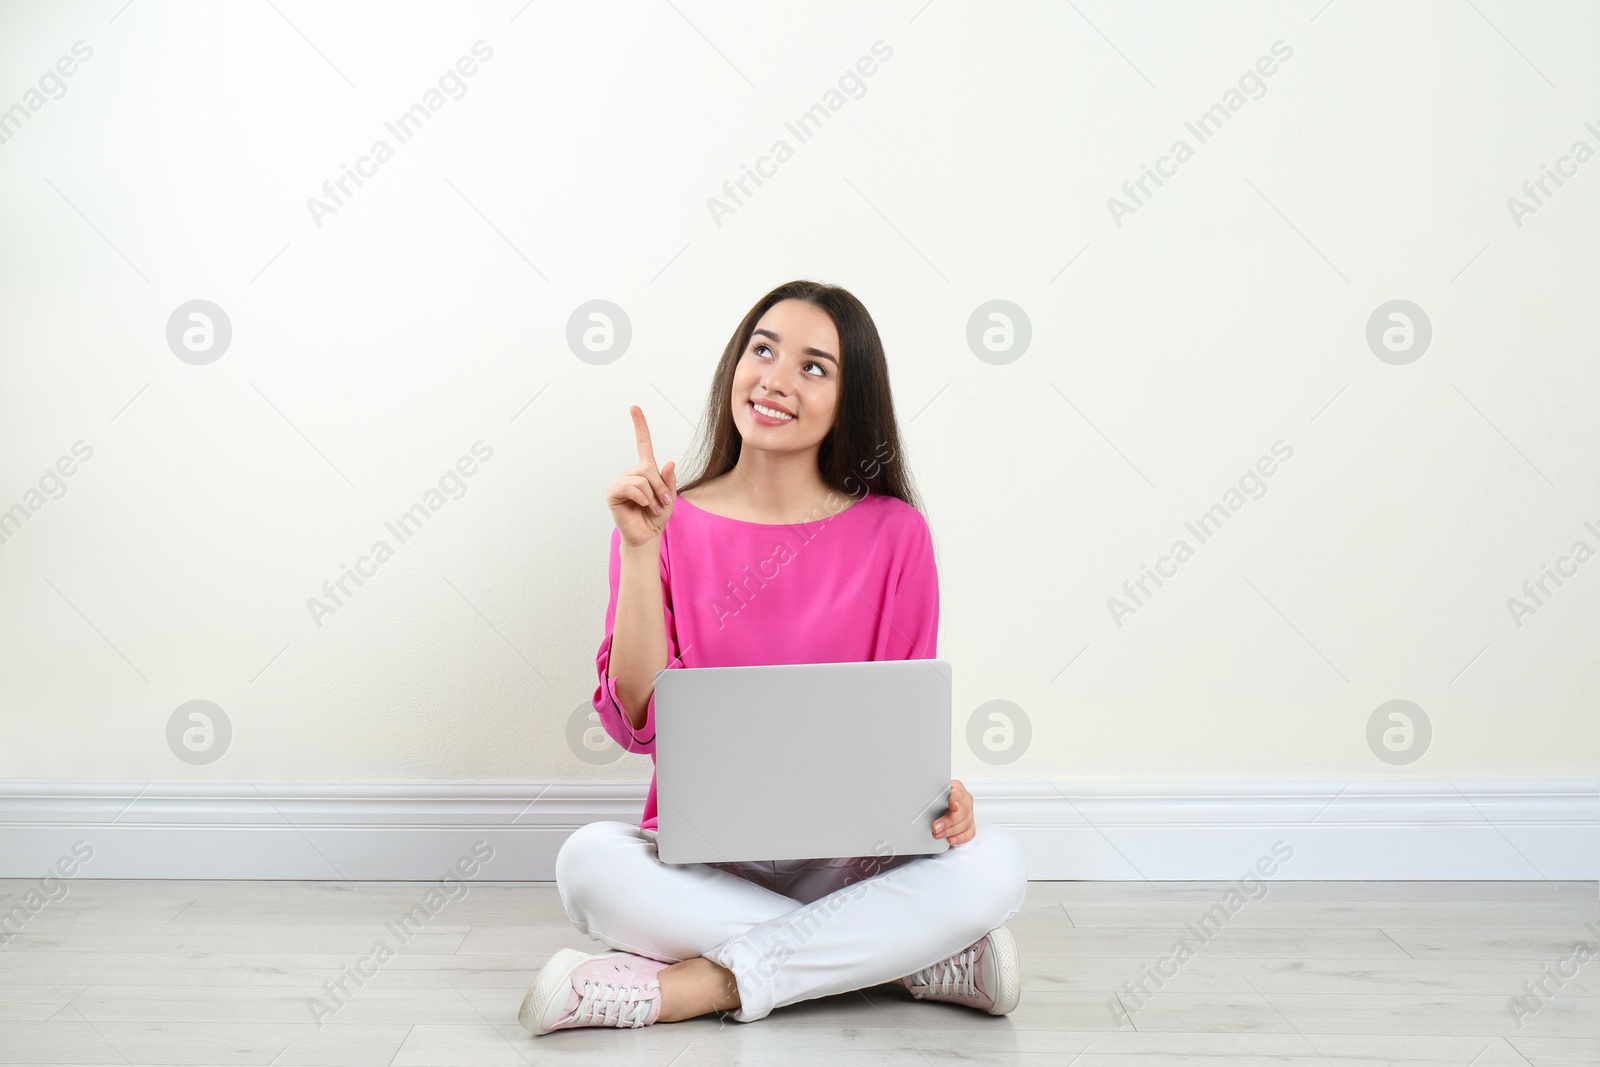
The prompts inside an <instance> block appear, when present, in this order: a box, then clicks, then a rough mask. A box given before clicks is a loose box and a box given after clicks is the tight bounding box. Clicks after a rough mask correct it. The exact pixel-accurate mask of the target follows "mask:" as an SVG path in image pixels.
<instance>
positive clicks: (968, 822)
mask: <svg viewBox="0 0 1600 1067" xmlns="http://www.w3.org/2000/svg"><path fill="white" fill-rule="evenodd" d="M977 833H978V831H977V830H976V829H974V828H973V825H972V794H971V793H969V792H967V787H966V786H964V785H962V784H961V782H960V780H959V779H952V780H951V782H950V809H949V810H948V811H946V812H945V813H944V814H943V815H941V816H940V817H939V818H938V819H937V820H936V821H935V822H934V824H933V836H934V837H942V838H945V839H946V840H947V841H949V843H950V844H951V845H952V846H953V845H959V844H961V843H963V842H965V841H971V840H972V839H973V838H974V837H976V836H977Z"/></svg>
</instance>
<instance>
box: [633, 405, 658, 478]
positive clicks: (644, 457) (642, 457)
mask: <svg viewBox="0 0 1600 1067" xmlns="http://www.w3.org/2000/svg"><path fill="white" fill-rule="evenodd" d="M628 410H629V411H630V412H632V413H633V431H634V437H635V438H636V439H637V441H638V444H639V462H641V463H649V464H651V465H652V466H653V465H654V464H655V461H656V453H655V449H653V448H651V447H650V427H649V426H648V425H647V424H646V423H645V421H644V411H643V409H641V408H640V407H639V405H638V404H635V405H633V407H631V408H629V409H628Z"/></svg>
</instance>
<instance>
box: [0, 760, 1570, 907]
mask: <svg viewBox="0 0 1600 1067" xmlns="http://www.w3.org/2000/svg"><path fill="white" fill-rule="evenodd" d="M965 784H966V785H967V787H968V788H969V789H971V790H972V792H973V795H974V797H975V798H976V801H977V809H978V817H979V818H980V819H981V820H985V821H989V822H994V823H998V824H1001V825H1004V826H1006V827H1008V828H1009V829H1010V830H1011V832H1012V833H1014V834H1015V835H1016V836H1017V838H1018V839H1019V840H1020V841H1021V842H1022V844H1023V847H1024V848H1025V849H1026V850H1027V853H1028V865H1029V875H1030V877H1032V878H1034V879H1082V880H1129V881H1144V880H1155V881H1187V880H1207V881H1211V880H1232V879H1236V878H1239V877H1240V876H1241V875H1243V874H1244V873H1245V872H1246V871H1247V869H1248V868H1250V867H1251V866H1252V865H1254V864H1255V863H1256V861H1257V860H1258V859H1260V858H1261V857H1262V856H1265V855H1268V854H1269V853H1271V851H1272V848H1273V845H1274V844H1275V843H1276V842H1279V841H1281V842H1283V845H1281V846H1279V848H1280V854H1281V850H1282V848H1283V847H1285V846H1287V848H1288V849H1291V850H1292V852H1293V855H1292V858H1290V859H1288V860H1286V861H1283V862H1282V863H1281V865H1280V866H1279V868H1278V870H1277V873H1275V874H1274V875H1273V877H1274V880H1305V879H1317V880H1321V879H1328V880H1344V879H1399V880H1411V879H1423V880H1431V879H1466V880H1519V881H1520V880H1534V881H1540V880H1544V879H1550V880H1592V879H1597V878H1600V781H1597V780H1596V779H1592V778H1591V779H1583V778H1578V779H1553V778H1524V779H1494V780H1477V781H1458V782H1449V781H1406V782H1396V781H1358V782H1337V781H1308V780H1265V779H1252V780H1227V781H1215V780H1212V781H1199V782H1178V783H1139V782H1111V783H1092V784H1069V783H1050V782H1015V781H995V782H977V781H966V782H965ZM644 796H645V785H644V784H643V783H636V782H561V783H549V784H541V783H457V782H198V781H167V782H153V783H150V782H111V781H70V780H63V779H34V780H28V779H21V780H19V779H11V780H7V781H0V877H4V878H28V879H37V878H39V877H41V876H42V875H43V874H44V873H45V872H46V871H47V870H49V869H51V868H53V867H55V865H56V863H57V861H58V860H61V859H62V858H63V857H70V856H71V854H72V850H73V846H74V844H75V843H77V842H80V841H81V842H83V843H84V845H82V846H79V854H80V855H81V854H82V851H83V849H85V848H87V849H92V852H93V855H92V858H90V859H88V860H86V861H84V862H82V863H81V865H80V866H78V868H77V874H76V876H77V877H86V878H293V879H331V880H343V879H349V880H353V881H361V880H410V879H437V878H440V877H442V876H443V874H444V872H445V871H447V870H448V869H450V868H451V867H452V866H453V865H454V864H455V863H456V861H457V860H459V859H461V858H462V857H463V856H466V855H468V853H469V852H470V851H471V849H472V846H473V844H474V842H477V841H480V840H481V841H487V842H488V843H489V844H491V845H493V846H494V859H493V861H491V862H490V863H488V864H485V865H484V867H483V869H482V871H481V873H480V874H479V875H478V877H479V878H480V879H484V880H492V881H502V880H504V881H520V880H540V881H547V880H549V879H551V878H552V877H553V876H554V875H553V872H554V864H555V855H556V850H557V849H558V848H560V846H561V842H562V841H564V840H565V839H566V836H567V835H568V834H569V833H571V832H572V830H574V829H575V828H577V827H578V826H581V825H583V824H584V823H587V822H591V821H593V820H596V819H616V820H620V821H623V822H631V823H637V821H638V819H639V815H640V812H641V810H642V809H643V807H644ZM958 847H959V846H958Z"/></svg>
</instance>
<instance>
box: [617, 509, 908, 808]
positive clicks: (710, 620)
mask: <svg viewBox="0 0 1600 1067" xmlns="http://www.w3.org/2000/svg"><path fill="white" fill-rule="evenodd" d="M621 546H622V532H621V531H620V530H618V529H616V528H615V527H613V528H612V530H611V567H610V571H611V602H610V603H609V604H608V605H607V606H606V632H605V638H604V639H603V640H602V641H601V642H600V652H599V655H597V656H596V657H595V669H596V671H597V672H598V673H599V684H598V685H597V686H596V687H595V691H594V709H595V711H596V712H597V713H598V714H599V716H600V724H601V725H602V726H604V727H605V731H606V733H608V734H610V735H611V736H612V738H614V739H615V740H616V742H617V743H618V744H619V745H621V746H622V747H623V748H624V749H626V750H627V751H629V752H648V753H650V759H651V762H652V763H653V762H654V761H655V753H656V699H655V694H654V693H652V694H651V695H650V699H649V701H648V702H647V703H646V705H645V720H644V726H643V728H642V729H639V730H635V729H634V728H633V726H632V725H631V724H630V723H629V722H628V716H627V713H626V712H624V711H623V710H622V704H621V702H620V701H619V700H618V699H617V680H616V679H615V678H608V677H607V676H606V671H607V670H608V669H609V666H610V661H611V629H612V626H613V624H614V623H615V622H616V617H617V588H618V586H619V584H620V582H621V578H622V555H621ZM661 599H662V609H663V610H662V614H663V617H664V619H665V621H666V628H667V667H668V669H671V668H673V667H743V666H753V665H757V664H771V663H858V662H862V661H866V660H880V659H936V658H938V629H939V575H938V571H937V569H936V568H935V566H934V559H933V539H932V537H931V535H930V533H929V530H928V524H927V522H926V520H924V519H923V517H922V513H921V512H920V511H918V510H917V509H916V508H914V507H912V506H911V505H910V504H907V503H906V502H905V501H903V500H901V499H899V498H898V497H892V496H884V495H881V494H876V493H869V494H868V495H867V496H865V497H863V498H861V499H859V500H857V501H856V502H855V503H854V504H851V505H850V506H849V507H848V508H846V509H844V510H843V511H841V512H839V513H838V514H837V515H833V516H831V517H823V518H821V519H819V520H818V521H815V522H807V523H797V524H794V525H787V524H773V523H764V522H746V521H744V520H743V519H731V518H728V517H726V516H723V515H714V514H712V513H711V512H709V511H702V510H701V509H700V508H698V507H696V506H695V505H694V504H693V503H691V502H690V501H689V500H688V499H687V498H685V497H682V496H679V497H676V498H675V499H674V501H673V508H672V517H671V518H669V519H668V520H667V525H666V526H665V527H664V528H663V529H662V532H661ZM639 825H640V826H641V827H642V828H644V829H647V830H653V829H655V828H656V780H655V775H654V773H652V774H651V776H650V792H649V794H648V796H646V798H645V802H644V818H643V819H642V821H641V822H640V823H639Z"/></svg>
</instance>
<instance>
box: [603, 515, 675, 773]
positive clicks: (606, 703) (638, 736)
mask: <svg viewBox="0 0 1600 1067" xmlns="http://www.w3.org/2000/svg"><path fill="white" fill-rule="evenodd" d="M610 573H611V600H610V603H609V604H607V605H606V632H605V637H604V638H603V639H602V640H601V642H600V651H599V654H597V655H596V656H595V659H594V662H595V670H596V672H597V674H598V681H599V684H598V685H596V686H595V691H594V701H593V703H594V710H595V712H596V714H598V715H599V716H600V725H601V726H602V727H604V728H605V731H606V733H608V734H610V735H611V738H612V739H613V740H614V741H616V742H617V744H619V745H621V746H622V747H623V748H624V749H625V750H627V751H629V752H641V753H649V754H652V755H653V754H654V753H655V750H656V696H655V692H654V691H652V692H651V694H650V699H649V700H648V701H646V703H645V713H644V726H642V727H641V728H640V729H638V730H635V729H634V728H633V724H632V723H630V722H629V721H628V713H627V712H626V711H624V710H623V708H622V701H621V700H619V699H618V698H617V679H615V678H610V677H607V675H606V672H607V671H608V670H609V669H610V667H611V632H612V627H613V626H614V625H615V624H616V620H617V590H618V588H619V587H620V586H621V584H622V531H620V530H618V529H616V528H614V527H613V528H612V531H611V565H610ZM661 608H662V615H663V618H664V621H665V623H666V628H667V666H669V667H679V666H682V664H681V663H680V662H679V661H678V638H677V633H676V630H675V627H674V626H673V621H672V587H671V582H670V581H669V575H668V573H667V563H666V553H665V552H664V551H663V552H662V554H661Z"/></svg>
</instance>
